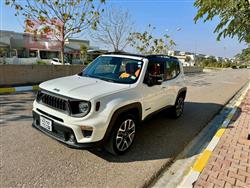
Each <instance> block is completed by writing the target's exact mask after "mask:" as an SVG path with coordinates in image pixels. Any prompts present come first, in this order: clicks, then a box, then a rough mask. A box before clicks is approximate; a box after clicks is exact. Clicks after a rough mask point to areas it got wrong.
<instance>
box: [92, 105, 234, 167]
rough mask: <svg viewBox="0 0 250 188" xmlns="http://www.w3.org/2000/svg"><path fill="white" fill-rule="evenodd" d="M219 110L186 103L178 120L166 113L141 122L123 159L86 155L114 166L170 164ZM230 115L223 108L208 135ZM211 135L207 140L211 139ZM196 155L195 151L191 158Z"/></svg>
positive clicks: (105, 155) (219, 106)
mask: <svg viewBox="0 0 250 188" xmlns="http://www.w3.org/2000/svg"><path fill="white" fill-rule="evenodd" d="M222 108H223V106H222V105H220V104H214V103H195V102H186V103H185V110H184V114H183V116H182V117H180V118H179V119H171V118H170V117H169V116H168V111H163V112H161V113H159V114H157V115H155V116H153V117H152V118H151V119H149V120H147V121H145V122H143V123H142V125H141V126H140V127H139V128H138V131H137V136H136V140H135V143H134V145H133V147H132V148H131V150H130V151H129V152H127V153H126V154H125V155H122V156H113V155H111V154H109V153H108V152H106V151H105V150H95V149H93V150H90V152H92V153H93V154H95V155H97V156H99V157H101V158H102V159H105V160H106V161H109V162H114V163H127V162H135V161H148V160H161V159H169V160H173V159H174V158H175V157H176V156H177V155H178V154H179V153H180V152H181V151H183V149H184V148H185V146H186V145H187V144H188V143H189V142H190V141H191V140H192V139H193V138H194V137H195V136H196V135H197V134H198V133H199V132H200V131H201V130H202V129H203V128H204V127H205V126H206V125H207V124H208V123H209V121H210V120H211V119H213V117H215V115H216V114H218V112H219V111H220V110H221V109H222ZM230 111H231V108H224V110H223V112H224V113H225V114H220V115H219V118H217V120H216V124H213V125H210V126H213V127H211V131H213V132H214V133H215V132H216V130H217V129H218V127H219V125H221V124H222V122H223V120H224V119H225V117H226V115H227V114H228V113H229V112H230ZM235 118H237V117H235ZM235 120H236V119H235ZM211 131H210V132H211ZM213 132H211V138H212V136H213V135H214V133H213ZM199 152H200V151H199V150H197V152H196V153H192V155H196V154H198V153H199ZM186 157H191V156H186Z"/></svg>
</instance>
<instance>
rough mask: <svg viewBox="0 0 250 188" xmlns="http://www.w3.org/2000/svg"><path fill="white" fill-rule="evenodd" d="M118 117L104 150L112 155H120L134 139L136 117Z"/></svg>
mask: <svg viewBox="0 0 250 188" xmlns="http://www.w3.org/2000/svg"><path fill="white" fill-rule="evenodd" d="M119 119H120V118H118V120H117V121H116V125H115V127H114V129H113V131H112V133H111V137H110V139H109V142H108V143H107V145H106V147H105V148H106V150H107V151H108V152H110V153H112V154H114V155H122V154H124V153H125V152H127V151H128V150H129V149H130V148H131V146H132V144H133V142H134V139H135V132H136V119H135V118H134V116H132V115H126V116H125V117H124V118H121V119H120V120H119Z"/></svg>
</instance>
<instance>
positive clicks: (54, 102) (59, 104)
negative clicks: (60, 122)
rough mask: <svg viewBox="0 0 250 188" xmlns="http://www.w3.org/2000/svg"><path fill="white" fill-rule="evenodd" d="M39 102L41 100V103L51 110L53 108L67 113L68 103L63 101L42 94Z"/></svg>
mask: <svg viewBox="0 0 250 188" xmlns="http://www.w3.org/2000/svg"><path fill="white" fill-rule="evenodd" d="M41 100H42V103H44V104H46V105H48V106H50V107H52V108H55V109H58V110H61V111H67V103H68V102H67V101H66V100H64V99H61V98H58V97H55V96H51V95H48V94H45V93H43V95H42V98H41Z"/></svg>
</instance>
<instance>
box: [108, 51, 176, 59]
mask: <svg viewBox="0 0 250 188" xmlns="http://www.w3.org/2000/svg"><path fill="white" fill-rule="evenodd" d="M105 54H115V55H129V56H135V57H143V58H172V59H178V58H176V57H173V56H169V55H166V54H148V55H143V54H133V53H128V52H107V53H105Z"/></svg>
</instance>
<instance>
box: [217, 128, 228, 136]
mask: <svg viewBox="0 0 250 188" xmlns="http://www.w3.org/2000/svg"><path fill="white" fill-rule="evenodd" d="M225 130H226V129H225V128H220V129H219V130H218V131H217V132H216V134H215V136H217V137H219V138H220V137H221V136H222V135H223V133H224V132H225Z"/></svg>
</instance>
